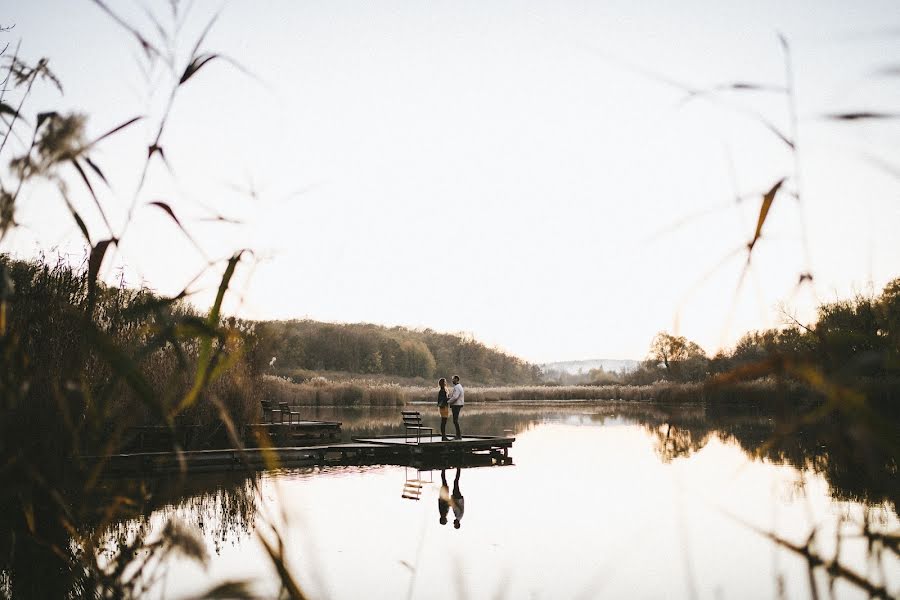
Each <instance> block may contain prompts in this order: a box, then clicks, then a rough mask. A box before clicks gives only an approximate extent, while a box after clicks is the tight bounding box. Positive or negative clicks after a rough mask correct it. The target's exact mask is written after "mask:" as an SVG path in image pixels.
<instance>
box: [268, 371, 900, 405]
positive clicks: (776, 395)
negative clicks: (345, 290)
mask: <svg viewBox="0 0 900 600" xmlns="http://www.w3.org/2000/svg"><path fill="white" fill-rule="evenodd" d="M263 380H264V386H263V395H264V396H265V397H267V398H269V399H271V400H274V401H277V402H288V403H289V404H292V405H294V406H402V405H405V404H410V403H414V402H426V403H430V402H434V401H435V398H436V396H437V386H436V385H435V387H433V388H430V387H424V386H403V385H392V384H384V383H372V382H366V381H364V380H361V381H357V382H354V381H341V382H331V381H327V380H325V379H322V378H318V379H313V380H311V381H308V382H305V383H293V382H291V381H290V380H288V379H285V378H281V377H274V376H264V377H263ZM856 383H857V389H859V391H861V392H862V393H864V394H865V395H866V396H867V397H868V398H869V399H870V400H872V401H878V402H879V403H882V402H891V398H897V397H898V395H900V394H898V392H900V380H883V379H867V380H859V381H857V382H856ZM823 399H824V396H823V395H821V394H819V393H817V392H815V391H814V390H812V389H810V388H809V386H806V385H803V384H801V383H798V382H795V381H791V380H786V379H783V378H776V377H766V378H762V379H756V380H753V381H735V382H728V383H725V384H721V385H714V384H710V383H674V382H669V381H660V382H656V383H652V384H648V385H566V386H554V385H523V386H486V387H475V386H469V387H466V402H475V403H490V402H528V401H536V402H585V401H587V402H602V401H610V400H612V401H636V402H666V403H681V402H723V403H724V402H741V403H748V404H756V405H769V404H777V403H783V402H788V403H790V404H797V403H814V402H819V401H822V400H823Z"/></svg>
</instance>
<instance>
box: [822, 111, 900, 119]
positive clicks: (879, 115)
mask: <svg viewBox="0 0 900 600" xmlns="http://www.w3.org/2000/svg"><path fill="white" fill-rule="evenodd" d="M825 118H826V119H832V120H834V121H874V120H885V119H900V113H889V112H872V111H859V112H846V113H831V114H828V115H825Z"/></svg>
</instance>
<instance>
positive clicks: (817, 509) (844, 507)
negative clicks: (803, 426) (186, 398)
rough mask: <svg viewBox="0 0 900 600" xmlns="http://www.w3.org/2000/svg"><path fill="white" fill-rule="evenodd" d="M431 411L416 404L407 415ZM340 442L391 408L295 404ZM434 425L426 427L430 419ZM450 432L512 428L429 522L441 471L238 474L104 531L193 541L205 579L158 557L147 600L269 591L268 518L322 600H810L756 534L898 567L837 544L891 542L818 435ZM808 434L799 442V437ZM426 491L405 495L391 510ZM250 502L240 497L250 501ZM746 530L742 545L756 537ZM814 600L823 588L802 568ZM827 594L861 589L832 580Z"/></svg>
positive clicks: (681, 425) (886, 513) (622, 412)
mask: <svg viewBox="0 0 900 600" xmlns="http://www.w3.org/2000/svg"><path fill="white" fill-rule="evenodd" d="M419 408H420V409H421V410H423V411H431V409H432V407H430V406H421V407H419ZM308 412H309V414H308V415H306V416H307V417H308V418H319V419H337V420H341V421H343V422H344V434H345V436H348V437H349V436H355V435H370V434H374V433H388V432H391V431H396V421H398V420H399V416H398V409H376V408H369V409H355V410H351V409H328V408H320V409H309V411H308ZM434 420H435V421H436V419H434ZM463 426H464V430H465V431H466V432H468V433H495V434H502V433H504V431H506V432H508V433H512V434H514V435H515V437H516V442H515V444H514V446H513V448H512V451H511V456H512V457H513V462H514V463H515V464H514V465H512V466H502V467H470V468H462V469H459V470H457V469H455V468H449V469H446V470H445V471H444V472H443V475H444V476H445V477H446V480H447V484H448V490H447V491H449V492H450V493H451V494H453V495H455V496H457V497H458V496H462V497H463V498H464V501H463V503H462V504H463V506H464V512H463V514H462V517H461V519H460V527H459V528H458V529H457V528H454V524H453V518H454V513H453V511H452V510H450V511H449V519H448V522H447V523H446V524H441V522H440V506H439V498H440V488H441V483H442V472H441V471H440V470H435V471H424V472H419V471H416V470H415V469H412V468H404V467H396V466H383V467H382V466H375V467H371V466H370V467H325V468H303V469H285V470H282V471H278V472H268V473H262V474H257V475H255V476H254V477H252V478H240V477H237V478H235V477H233V476H227V475H213V474H210V475H203V476H202V477H192V478H191V480H190V481H189V482H188V484H187V485H188V486H189V487H187V488H183V489H182V490H181V491H180V493H179V495H177V496H175V497H174V498H170V499H169V500H168V501H167V502H168V503H166V504H164V505H158V506H157V507H156V508H155V509H154V510H152V511H151V512H149V513H148V515H147V517H146V518H144V519H141V520H139V521H134V522H130V523H126V524H122V526H121V527H122V528H124V529H126V530H129V531H131V532H132V533H134V532H139V534H140V535H147V536H153V535H155V532H157V531H158V530H159V528H160V527H161V526H162V524H163V523H164V522H165V521H166V520H167V519H169V518H171V517H173V516H177V517H178V518H180V519H182V520H183V521H185V522H187V523H189V524H193V525H195V526H197V527H199V528H200V529H201V531H202V532H203V536H204V539H205V540H206V543H207V545H208V548H209V551H210V554H211V556H212V560H211V564H210V565H209V567H208V569H206V570H204V569H203V568H202V567H200V566H198V565H197V564H195V563H193V562H190V561H186V560H178V561H172V562H171V563H170V564H169V565H168V566H169V574H168V575H167V577H166V578H165V580H164V581H162V582H161V583H160V584H159V586H158V587H157V589H155V590H154V594H153V595H154V596H159V597H165V598H182V597H188V596H190V595H191V594H194V593H198V592H201V591H202V590H204V589H207V588H208V587H209V586H210V585H211V584H213V583H216V582H221V581H224V580H233V579H252V580H253V581H254V582H255V583H254V586H255V589H256V590H257V591H258V592H259V593H260V594H263V595H267V596H274V595H276V594H277V593H278V590H279V583H278V577H277V575H276V573H275V571H274V568H273V567H272V565H271V563H270V561H269V560H268V559H267V557H266V555H265V551H264V550H263V548H262V545H261V544H260V542H259V539H258V535H259V534H260V533H261V532H262V533H266V532H267V531H268V526H267V525H266V524H265V522H266V521H267V520H268V521H274V522H277V523H278V524H279V526H280V529H281V530H282V531H283V533H284V537H285V544H286V552H287V556H288V560H289V564H290V566H291V568H292V570H293V572H294V573H295V574H296V577H297V579H298V581H300V582H301V584H302V585H303V586H304V590H305V591H306V592H307V593H308V594H309V595H311V596H312V597H321V598H362V597H368V598H392V599H393V598H494V597H498V598H598V597H604V598H607V597H608V598H769V597H772V598H777V597H787V598H809V597H811V583H810V575H809V569H808V567H807V563H806V561H805V559H803V558H801V557H799V556H797V555H796V554H795V553H793V552H791V551H789V550H786V549H780V548H779V547H778V546H777V545H776V544H774V543H772V542H771V541H770V540H769V539H767V538H766V537H764V535H762V534H761V533H760V532H761V531H762V532H774V533H777V534H778V535H780V536H782V537H784V538H786V539H788V540H790V541H792V542H797V543H799V544H803V543H804V542H805V541H806V539H807V538H808V536H809V534H810V532H811V531H813V530H814V529H815V530H816V531H817V532H818V533H817V538H816V539H817V549H818V550H819V551H820V552H822V553H824V554H825V555H826V556H829V557H830V556H832V555H833V553H834V548H835V543H836V539H837V536H838V532H843V534H845V535H844V537H843V539H842V541H841V545H840V548H841V550H840V558H841V561H842V562H843V563H844V564H846V565H847V566H849V567H852V568H853V569H854V570H855V571H857V572H858V573H860V574H863V575H866V576H868V577H869V578H870V579H874V580H875V581H876V582H877V581H880V578H882V577H883V578H886V579H887V583H888V589H889V590H892V591H893V593H897V592H898V590H900V587H898V586H900V565H898V563H897V561H896V560H895V559H893V558H891V557H883V558H882V560H880V561H878V560H875V559H873V558H872V557H871V556H869V553H868V552H867V551H866V546H865V542H864V540H863V539H861V538H859V537H850V535H851V534H853V533H854V532H855V533H858V532H859V524H861V523H862V522H863V520H864V519H866V518H867V519H868V520H869V521H870V522H871V523H873V527H875V528H876V529H879V530H881V531H892V532H896V531H897V528H898V518H897V504H896V503H897V495H896V493H897V481H896V465H894V467H893V471H891V469H890V466H889V467H888V469H887V470H886V471H885V472H884V473H878V472H876V474H875V476H871V477H869V478H868V479H867V478H866V476H864V475H861V474H860V472H859V470H858V469H856V468H854V467H853V466H852V465H849V464H843V462H842V461H843V459H842V458H835V457H834V456H829V455H828V454H827V453H826V452H825V450H824V449H823V448H824V446H823V445H822V444H821V441H820V440H819V439H818V438H817V437H816V434H809V435H808V436H803V435H801V436H796V437H795V441H794V442H792V444H790V445H782V446H779V447H773V448H772V449H771V450H769V451H767V452H766V453H764V456H761V457H754V456H753V455H751V454H750V453H749V452H748V451H750V450H752V449H753V448H756V447H757V446H758V445H759V444H761V443H763V442H765V441H766V440H767V439H770V438H771V436H772V435H773V425H772V419H771V418H768V417H767V416H765V415H764V414H758V413H753V412H747V411H740V412H736V413H735V412H731V413H728V412H722V411H721V409H717V412H716V413H714V414H713V413H711V412H710V411H709V410H708V409H704V408H703V407H697V406H686V407H679V408H672V407H658V406H653V405H647V404H642V405H614V406H613V405H609V406H598V405H597V404H585V405H567V406H566V407H562V408H561V407H558V406H556V407H554V406H547V405H543V406H536V405H534V404H530V405H528V404H514V405H500V406H498V405H495V406H489V407H484V406H472V405H468V406H466V408H465V409H464V412H463ZM807 438H808V439H807ZM417 479H418V480H425V482H426V483H424V485H423V488H422V493H421V497H420V499H418V500H411V499H405V498H402V497H401V494H402V491H403V489H404V484H405V483H406V482H407V481H408V480H417ZM257 490H258V491H257ZM757 530H759V531H757ZM813 577H814V578H815V579H816V581H817V585H818V588H819V591H820V593H825V594H826V597H827V594H828V585H829V584H828V577H827V575H826V573H825V572H824V571H823V570H822V569H818V570H816V571H815V572H814V574H813ZM832 591H833V594H834V596H835V597H839V598H857V597H858V598H865V597H868V596H867V594H865V593H863V592H861V591H859V590H857V589H856V588H854V587H853V586H851V585H850V584H848V583H845V582H843V581H841V580H838V581H836V582H835V583H834V585H833V588H832Z"/></svg>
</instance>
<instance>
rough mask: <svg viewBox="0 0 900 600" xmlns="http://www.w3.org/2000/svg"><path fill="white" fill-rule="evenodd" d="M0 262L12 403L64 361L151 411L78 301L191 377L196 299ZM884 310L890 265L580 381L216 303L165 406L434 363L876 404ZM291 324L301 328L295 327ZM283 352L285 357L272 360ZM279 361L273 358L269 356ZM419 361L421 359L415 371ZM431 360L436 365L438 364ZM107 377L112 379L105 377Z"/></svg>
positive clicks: (166, 381) (339, 395)
mask: <svg viewBox="0 0 900 600" xmlns="http://www.w3.org/2000/svg"><path fill="white" fill-rule="evenodd" d="M0 269H3V271H4V272H5V273H6V274H7V277H8V278H9V280H10V281H11V283H12V287H13V289H14V290H15V295H14V296H13V297H12V298H11V299H10V302H9V307H8V312H7V315H6V317H5V318H6V320H7V321H8V323H9V325H10V326H11V328H13V329H14V330H17V331H20V332H22V334H21V336H22V337H21V339H20V343H21V344H22V346H23V348H24V349H25V350H26V351H27V355H28V356H29V363H30V364H29V366H28V368H29V370H31V371H33V372H40V373H42V374H43V376H42V377H38V378H34V379H33V381H32V385H31V386H30V387H29V389H28V390H27V391H26V392H25V396H26V398H27V399H28V400H27V402H25V403H24V404H23V405H22V406H19V407H18V408H16V409H14V410H16V412H22V411H24V412H29V413H30V412H32V411H34V410H37V412H38V413H39V414H38V415H36V418H37V419H38V420H39V421H40V422H41V423H43V424H44V425H46V415H47V414H58V411H56V410H55V408H54V406H55V405H56V404H57V402H59V401H60V399H61V398H62V396H64V391H65V390H63V389H60V388H59V387H53V382H57V383H58V382H63V381H64V380H65V379H66V377H65V374H66V373H71V372H79V371H80V372H81V373H82V374H83V375H82V379H83V381H82V385H85V386H86V387H87V389H88V390H89V391H93V392H94V393H97V392H98V391H99V392H102V393H103V395H106V396H113V397H114V398H115V400H114V405H112V406H107V407H106V408H107V409H108V410H110V413H111V415H113V416H114V417H115V418H116V419H117V420H120V421H122V422H123V423H127V425H129V426H134V427H138V426H156V425H162V424H163V423H161V422H160V421H159V418H158V416H157V415H155V414H154V413H153V411H151V410H148V407H147V405H146V403H145V402H143V401H142V400H141V399H140V398H137V397H135V394H134V391H133V390H132V388H131V387H130V386H128V385H127V382H125V381H122V380H121V378H118V379H117V378H116V377H111V374H112V373H111V372H109V371H108V370H107V369H105V368H103V367H102V365H103V362H104V357H103V356H102V355H101V354H100V353H99V352H98V350H97V348H96V347H95V346H92V345H91V344H90V343H89V340H87V339H86V334H85V332H84V331H79V330H78V328H77V326H76V325H77V323H76V322H75V321H73V320H72V318H71V316H72V315H73V314H78V312H79V311H84V310H85V309H86V305H87V304H88V302H92V303H93V304H94V305H95V306H94V308H93V310H94V311H95V312H96V314H97V315H98V317H102V318H99V319H98V322H99V323H100V324H101V327H100V333H101V334H103V335H107V336H109V337H110V338H111V339H112V340H113V341H114V342H115V343H116V344H117V345H118V346H120V347H122V348H124V349H126V354H127V355H129V356H131V357H133V360H134V368H135V369H137V370H139V371H140V373H141V374H142V375H143V376H144V378H145V380H146V381H147V382H148V385H149V386H150V388H151V392H152V394H154V395H156V396H158V397H160V398H162V399H164V401H166V402H171V399H174V398H178V397H181V396H183V395H184V394H185V393H187V391H188V390H189V389H190V387H191V385H192V380H191V378H190V376H189V374H190V373H191V372H192V371H194V370H195V369H194V365H196V363H197V361H198V360H199V358H200V353H201V347H200V346H199V345H197V344H184V343H182V344H180V345H175V344H173V343H172V339H171V336H170V334H171V331H170V330H169V329H170V328H171V325H170V323H172V322H175V323H177V324H180V325H176V327H181V328H186V327H199V326H200V323H201V322H202V313H201V312H200V311H198V310H196V309H195V308H194V307H192V306H191V305H190V304H188V303H187V302H185V301H184V300H181V299H178V300H176V301H170V300H165V299H162V298H160V297H158V296H157V295H155V294H154V293H152V292H151V291H149V290H146V289H137V290H136V289H131V288H128V287H126V286H125V285H120V286H107V285H103V284H97V287H96V290H95V291H94V293H93V297H92V296H91V289H90V277H89V273H88V270H87V269H86V268H85V266H84V265H82V266H80V267H77V266H72V265H70V264H68V263H66V262H65V261H62V260H58V261H57V262H56V263H55V264H48V262H47V261H46V260H34V261H20V260H15V259H12V258H10V257H9V256H5V255H0ZM898 315H900V279H898V280H894V281H893V282H891V283H890V284H888V286H887V287H886V288H885V290H884V292H883V293H882V294H881V295H879V296H858V297H856V298H854V299H851V300H843V301H837V302H833V303H830V304H826V305H823V306H822V307H820V309H819V321H818V322H817V323H816V324H815V325H813V326H805V325H802V324H799V323H792V324H791V325H789V326H788V327H785V328H784V329H780V330H768V331H762V332H750V333H748V334H746V335H745V336H744V337H743V338H742V339H741V340H740V341H739V342H738V343H737V344H736V346H735V347H734V348H733V349H732V350H730V351H723V352H720V353H718V354H717V355H715V356H713V357H712V358H708V357H707V356H706V354H705V352H704V351H703V349H702V348H700V347H699V346H698V345H697V344H695V343H693V342H690V341H689V340H686V339H685V338H682V337H677V336H673V335H670V334H667V333H664V332H663V333H660V334H659V335H657V337H656V338H655V339H654V340H653V344H652V345H651V348H650V351H649V356H648V358H647V359H646V360H645V361H643V362H642V363H641V364H640V366H639V367H638V368H637V369H636V370H635V371H632V372H629V373H610V372H606V371H602V370H596V371H591V372H590V373H589V374H588V376H589V377H588V382H586V383H579V384H570V385H563V384H559V383H556V382H554V381H541V373H540V371H539V369H537V367H536V366H535V365H531V364H529V363H527V362H525V361H522V360H521V359H518V358H515V357H510V356H509V355H506V354H503V353H502V352H499V351H496V350H492V349H490V348H487V347H486V346H484V345H483V344H480V343H479V342H477V341H475V340H473V339H471V338H467V337H463V336H455V335H451V334H439V333H436V332H434V331H432V330H423V331H417V330H410V329H407V328H403V327H394V328H387V327H382V326H377V325H366V324H352V325H338V324H329V323H318V322H315V321H309V320H305V321H277V322H267V321H263V322H254V321H244V320H238V319H234V318H226V317H220V319H219V323H218V324H217V325H218V326H220V327H222V328H223V329H224V332H225V333H224V334H223V335H222V336H221V337H220V339H219V340H218V342H217V346H219V347H220V348H221V349H222V350H223V353H226V354H227V355H228V356H229V358H228V359H227V361H225V363H224V366H225V368H223V369H222V372H221V375H220V377H218V378H217V379H216V380H215V381H213V382H212V383H211V385H209V386H208V387H207V389H205V390H204V391H203V393H202V394H200V395H199V396H198V398H197V401H196V402H195V403H194V404H193V405H191V406H190V407H188V408H187V409H186V410H184V411H182V412H181V413H180V414H179V415H178V420H179V422H180V423H185V424H190V425H195V426H199V427H200V428H201V430H202V431H204V432H205V436H202V437H205V438H206V439H208V440H210V442H212V440H213V439H217V440H219V441H224V440H225V439H226V437H225V436H223V435H222V433H223V430H224V429H225V428H226V427H227V426H229V424H228V423H226V422H225V421H224V420H223V416H222V414H223V409H224V413H226V414H227V415H228V419H230V421H231V423H230V425H232V426H234V427H235V428H236V429H238V430H240V428H241V427H242V426H243V425H246V424H248V423H254V422H259V421H261V418H262V417H261V414H260V412H261V411H260V400H264V399H267V400H273V401H279V402H288V403H289V404H291V405H294V406H356V405H359V406H364V405H372V406H401V405H404V404H408V403H415V402H424V403H430V402H432V401H433V399H434V394H435V393H436V387H435V385H432V381H431V379H429V378H427V377H426V375H428V374H430V375H429V376H430V377H431V378H436V376H437V373H442V374H444V375H445V376H450V375H451V374H453V373H459V374H460V375H461V376H462V377H463V382H464V385H466V400H467V402H476V403H477V402H504V401H576V400H577V401H605V400H621V401H656V402H663V403H665V402H745V403H752V404H777V403H780V402H787V403H803V404H809V403H815V402H819V401H822V400H825V399H827V397H828V395H829V393H831V392H830V390H833V388H834V386H839V387H842V388H846V389H851V390H853V391H854V392H855V393H859V394H861V395H862V396H863V397H865V398H869V399H870V400H872V401H873V402H877V403H878V404H879V405H885V406H888V405H889V406H890V407H891V411H892V412H894V411H893V404H894V403H895V402H894V401H893V400H892V399H895V398H897V397H898V395H900V393H898V392H900V367H898V365H900V354H898V352H900V351H898V349H897V348H898V347H900V344H898V340H900V316H898ZM67 324H68V325H69V326H67ZM303 332H306V335H301V334H302V333H303ZM167 336H169V337H167ZM148 348H149V350H148ZM367 353H374V355H375V356H376V357H377V358H379V360H380V361H381V362H379V363H378V364H379V365H381V368H382V370H384V369H385V368H388V369H389V370H391V369H393V370H399V371H400V372H401V374H394V375H392V374H390V373H383V372H382V373H373V372H355V373H354V372H352V371H347V370H340V367H342V366H343V367H346V366H352V365H353V364H357V365H359V364H364V363H365V360H364V358H365V357H366V356H370V354H367ZM417 353H419V354H417ZM285 356H287V357H289V358H285V359H284V360H282V358H284V357H285ZM416 356H418V357H419V358H418V359H417V358H416ZM422 357H425V358H424V359H423V358H422ZM434 357H437V358H436V359H435V358H434ZM420 359H421V360H420ZM366 360H367V359H366ZM360 361H362V362H360ZM285 363H286V364H285ZM279 364H280V365H281V368H276V365H279ZM367 364H370V365H371V364H372V363H371V361H369V363H367ZM423 364H424V365H425V366H426V367H427V370H426V371H416V369H419V368H423V367H422V365H423ZM310 365H318V366H322V365H328V366H330V367H332V370H322V371H316V370H309V369H306V368H304V367H308V366H310ZM390 365H394V366H393V367H391V366H390ZM438 365H440V368H441V369H442V370H440V371H438V370H437V369H438V368H439V367H438ZM467 365H469V366H468V367H467ZM472 365H475V366H472ZM410 369H411V370H410ZM371 370H372V369H368V370H367V371H371ZM179 373H183V374H184V375H183V376H179V375H178V374H179ZM284 373H288V375H285V374H284ZM519 376H521V379H518V377H519ZM817 377H820V378H826V379H827V382H828V384H827V385H823V384H821V383H819V384H817V383H816V378H817ZM511 382H515V383H511ZM110 386H113V387H114V388H116V389H115V390H114V393H111V390H110V389H109V388H110ZM829 386H830V387H829ZM28 421H29V420H28V419H27V418H26V421H25V422H28ZM89 442H90V438H85V439H83V440H82V443H83V444H88V445H89ZM89 450H92V449H91V448H88V447H85V451H89Z"/></svg>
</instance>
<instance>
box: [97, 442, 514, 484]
mask: <svg viewBox="0 0 900 600" xmlns="http://www.w3.org/2000/svg"><path fill="white" fill-rule="evenodd" d="M515 439H516V438H514V437H500V436H480V435H479V436H474V435H472V436H465V437H463V439H461V440H451V441H441V439H440V437H438V436H432V437H423V438H421V440H420V441H419V442H418V443H416V442H409V441H404V439H403V436H377V437H369V438H360V439H357V440H354V441H353V442H351V443H346V444H329V445H318V446H303V447H296V446H293V447H271V448H246V449H243V450H241V449H238V448H227V449H221V450H192V451H186V452H181V453H175V452H137V453H130V454H114V455H111V456H95V457H82V458H83V459H84V460H89V461H92V462H95V463H99V462H105V463H106V464H105V467H106V470H107V471H108V472H111V473H116V474H121V475H127V474H142V473H155V472H171V471H179V470H181V468H182V465H183V466H184V468H185V469H186V470H188V471H225V470H239V469H268V468H278V467H292V466H325V465H344V466H362V465H400V466H411V467H417V468H420V469H432V468H441V467H447V466H482V465H483V466H487V465H508V464H512V458H511V457H510V456H509V449H510V448H511V447H512V444H513V442H514V441H515Z"/></svg>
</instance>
